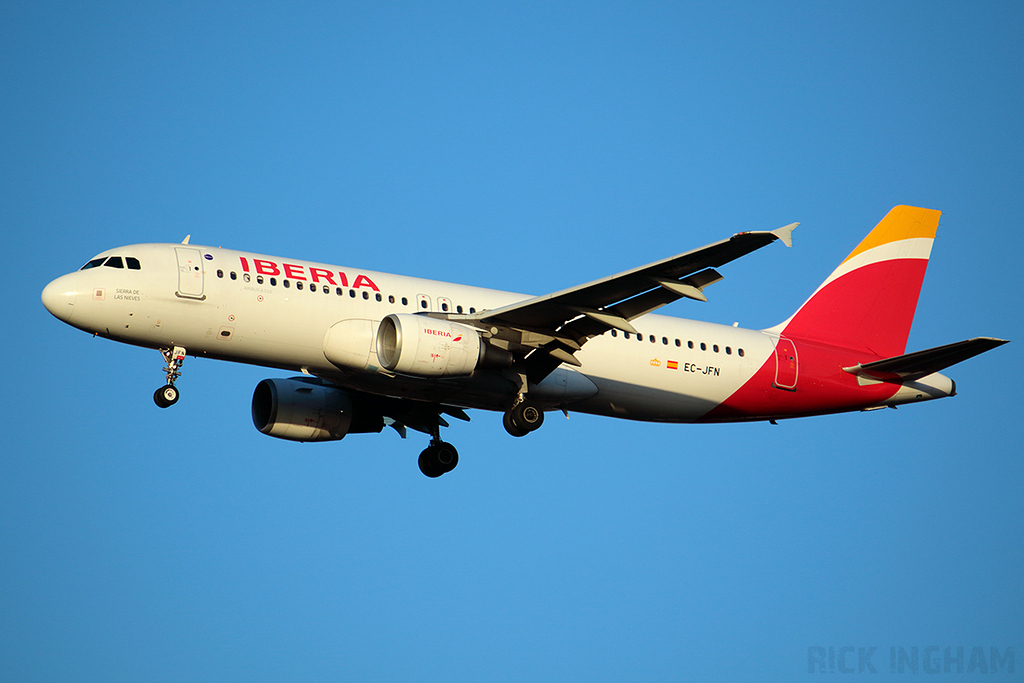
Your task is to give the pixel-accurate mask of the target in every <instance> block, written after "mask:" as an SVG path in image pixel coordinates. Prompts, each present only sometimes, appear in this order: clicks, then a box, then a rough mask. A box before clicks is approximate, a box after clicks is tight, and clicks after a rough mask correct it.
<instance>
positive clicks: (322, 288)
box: [320, 285, 331, 294]
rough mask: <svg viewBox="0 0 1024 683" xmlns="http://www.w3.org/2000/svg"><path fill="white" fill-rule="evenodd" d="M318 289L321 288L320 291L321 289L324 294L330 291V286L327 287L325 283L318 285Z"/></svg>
mask: <svg viewBox="0 0 1024 683" xmlns="http://www.w3.org/2000/svg"><path fill="white" fill-rule="evenodd" d="M320 290H321V291H322V292H323V293H324V294H330V293H331V288H330V287H328V286H327V285H323V286H321V287H320Z"/></svg>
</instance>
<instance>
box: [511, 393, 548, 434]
mask: <svg viewBox="0 0 1024 683" xmlns="http://www.w3.org/2000/svg"><path fill="white" fill-rule="evenodd" d="M509 416H510V417H509V419H510V420H511V421H512V424H514V425H515V426H516V427H519V429H521V430H525V431H526V432H532V431H534V430H535V429H540V426H541V425H542V424H544V411H543V410H541V409H540V408H538V407H537V406H535V405H534V404H532V403H530V402H529V401H521V402H520V403H518V404H517V405H516V406H515V407H514V408H512V410H511V411H510V412H509Z"/></svg>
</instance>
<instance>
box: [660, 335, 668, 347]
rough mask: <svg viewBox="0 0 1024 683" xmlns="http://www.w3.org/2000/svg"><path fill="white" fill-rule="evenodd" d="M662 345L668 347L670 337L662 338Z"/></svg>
mask: <svg viewBox="0 0 1024 683" xmlns="http://www.w3.org/2000/svg"><path fill="white" fill-rule="evenodd" d="M661 343H662V344H664V345H665V346H668V337H662V338H661Z"/></svg>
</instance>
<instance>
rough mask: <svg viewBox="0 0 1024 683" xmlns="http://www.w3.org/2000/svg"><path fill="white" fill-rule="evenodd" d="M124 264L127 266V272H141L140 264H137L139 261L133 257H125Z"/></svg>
mask: <svg viewBox="0 0 1024 683" xmlns="http://www.w3.org/2000/svg"><path fill="white" fill-rule="evenodd" d="M124 262H125V263H127V264H128V270H142V264H140V263H139V259H137V258H135V257H133V256H125V257H124Z"/></svg>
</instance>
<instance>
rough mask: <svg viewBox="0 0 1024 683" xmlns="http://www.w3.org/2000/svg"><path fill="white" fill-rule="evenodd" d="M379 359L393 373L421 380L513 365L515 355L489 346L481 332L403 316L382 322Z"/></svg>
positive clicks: (378, 332)
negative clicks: (422, 378) (416, 377)
mask: <svg viewBox="0 0 1024 683" xmlns="http://www.w3.org/2000/svg"><path fill="white" fill-rule="evenodd" d="M377 359H378V360H379V361H380V364H381V367H384V368H387V369H388V370H391V371H392V372H398V373H402V374H405V375H416V376H419V377H464V376H467V375H472V374H473V372H474V371H475V370H476V369H477V368H484V367H508V366H509V365H511V364H512V354H510V353H509V352H508V351H505V350H503V349H499V348H496V347H494V346H491V345H490V344H488V343H486V342H485V341H484V340H483V339H482V338H481V336H480V332H479V330H476V329H474V328H472V327H469V326H467V325H460V324H459V323H453V322H449V321H447V320H439V319H437V318H429V317H427V316H422V315H409V314H403V313H392V314H391V315H389V316H387V317H386V318H384V319H383V320H381V321H380V327H379V328H377Z"/></svg>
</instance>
